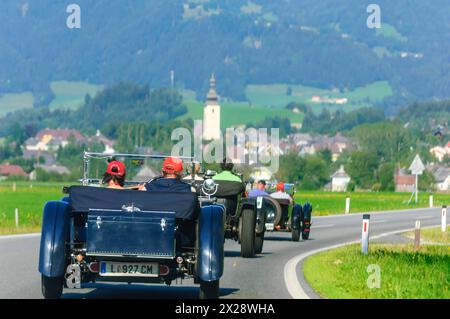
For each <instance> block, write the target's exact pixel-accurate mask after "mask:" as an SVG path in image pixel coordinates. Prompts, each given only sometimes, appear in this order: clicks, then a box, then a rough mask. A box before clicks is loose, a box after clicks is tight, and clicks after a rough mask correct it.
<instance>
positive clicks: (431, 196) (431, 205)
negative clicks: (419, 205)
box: [430, 193, 433, 208]
mask: <svg viewBox="0 0 450 319" xmlns="http://www.w3.org/2000/svg"><path fill="white" fill-rule="evenodd" d="M430 208H433V194H432V193H430Z"/></svg>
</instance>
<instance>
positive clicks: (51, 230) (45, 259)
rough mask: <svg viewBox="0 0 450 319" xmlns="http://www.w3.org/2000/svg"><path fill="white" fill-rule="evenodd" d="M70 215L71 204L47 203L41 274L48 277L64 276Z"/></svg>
mask: <svg viewBox="0 0 450 319" xmlns="http://www.w3.org/2000/svg"><path fill="white" fill-rule="evenodd" d="M69 215H70V212H69V204H68V203H67V202H66V201H51V202H47V204H46V205H45V207H44V214H43V219H42V233H41V245H40V251H39V272H40V273H41V274H43V275H44V276H46V277H60V276H63V275H64V272H65V267H66V241H67V239H68V232H69Z"/></svg>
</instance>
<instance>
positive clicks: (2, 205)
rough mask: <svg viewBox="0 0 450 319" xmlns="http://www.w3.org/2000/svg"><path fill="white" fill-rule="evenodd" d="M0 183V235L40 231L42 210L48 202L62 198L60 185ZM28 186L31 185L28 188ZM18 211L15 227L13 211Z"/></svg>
mask: <svg viewBox="0 0 450 319" xmlns="http://www.w3.org/2000/svg"><path fill="white" fill-rule="evenodd" d="M16 185H17V186H16V192H13V189H12V183H6V182H5V183H0V234H15V233H28V232H36V231H40V227H41V222H42V209H43V207H44V205H45V203H46V202H47V201H49V200H57V199H60V198H62V197H63V194H62V192H61V189H62V186H63V185H62V184H50V183H35V182H33V183H27V182H20V183H19V182H18V183H16ZM30 185H33V186H32V188H30ZM16 208H18V209H19V227H18V228H16V227H15V217H14V216H15V215H14V211H15V209H16Z"/></svg>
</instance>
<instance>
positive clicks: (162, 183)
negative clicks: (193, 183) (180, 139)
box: [143, 156, 191, 192]
mask: <svg viewBox="0 0 450 319" xmlns="http://www.w3.org/2000/svg"><path fill="white" fill-rule="evenodd" d="M182 173H183V161H182V160H181V159H179V158H177V157H172V156H170V157H167V158H166V159H164V162H163V167H162V174H163V176H162V177H160V178H156V179H153V180H151V181H150V182H148V183H147V184H145V185H144V189H143V190H147V191H149V192H191V187H190V186H189V184H187V183H184V182H182V181H181V177H182Z"/></svg>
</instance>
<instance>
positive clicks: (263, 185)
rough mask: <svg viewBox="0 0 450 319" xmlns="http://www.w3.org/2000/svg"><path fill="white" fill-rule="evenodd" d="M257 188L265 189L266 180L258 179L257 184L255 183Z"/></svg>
mask: <svg viewBox="0 0 450 319" xmlns="http://www.w3.org/2000/svg"><path fill="white" fill-rule="evenodd" d="M257 187H258V189H259V190H262V191H264V190H266V181H265V180H260V181H258V185H257Z"/></svg>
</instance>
